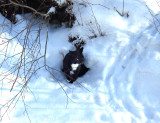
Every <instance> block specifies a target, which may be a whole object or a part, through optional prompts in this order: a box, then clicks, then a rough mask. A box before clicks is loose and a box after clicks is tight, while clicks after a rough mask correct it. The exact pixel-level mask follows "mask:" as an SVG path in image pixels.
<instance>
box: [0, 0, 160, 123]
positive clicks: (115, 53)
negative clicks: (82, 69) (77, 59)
mask: <svg viewBox="0 0 160 123" xmlns="http://www.w3.org/2000/svg"><path fill="white" fill-rule="evenodd" d="M157 1H158V0H157ZM61 2H63V1H61ZM73 2H74V3H75V4H74V6H73V11H74V13H75V15H76V18H77V20H78V21H76V22H75V24H74V25H73V27H72V28H65V27H60V28H54V27H53V26H52V25H50V26H49V30H48V31H49V35H48V36H49V37H48V46H47V61H46V62H47V64H48V65H49V66H51V67H53V68H54V70H55V71H53V74H54V76H55V78H56V79H55V78H54V77H52V76H51V75H50V74H49V73H48V72H47V71H45V70H44V69H40V70H39V71H38V72H37V74H36V76H35V77H33V78H32V79H31V81H30V82H29V83H28V85H27V86H28V88H29V90H30V91H29V90H25V91H24V95H23V96H22V97H23V99H22V98H20V99H19V101H18V102H17V104H16V106H15V107H13V106H12V110H11V109H10V110H9V111H8V113H7V115H5V116H4V117H3V120H2V122H3V123H21V122H24V123H29V122H30V121H31V122H33V123H53V122H58V123H59V122H62V123H64V122H68V123H75V122H76V123H77V122H80V123H81V122H88V123H102V122H105V123H158V122H159V121H160V41H159V39H160V33H159V29H160V28H159V27H160V23H159V20H160V15H159V10H160V7H159V6H158V5H157V4H156V1H155V0H125V1H124V13H126V12H128V13H129V17H128V18H127V17H126V16H121V15H120V14H119V13H118V12H117V11H119V12H120V13H122V10H123V9H122V6H123V0H73ZM79 3H81V4H79ZM146 4H147V6H148V7H147V6H146ZM114 8H116V10H117V11H116V10H115V9H114ZM149 9H150V11H149ZM153 15H154V16H153ZM19 18H20V17H19ZM19 20H21V19H19ZM8 22H9V21H8V20H5V23H8ZM29 22H30V20H27V19H26V20H25V21H22V22H21V23H19V24H16V25H12V29H13V31H10V27H11V26H9V25H8V26H3V25H4V24H5V23H4V17H3V16H2V15H1V14H0V24H3V25H0V62H2V60H3V59H4V53H7V55H13V54H14V53H13V51H14V52H15V53H18V52H20V51H21V50H22V46H21V44H23V43H22V41H23V40H20V39H23V37H25V34H26V32H24V33H23V34H22V35H21V38H20V39H19V40H18V38H16V39H14V40H11V41H10V43H9V44H8V47H9V51H7V52H6V50H5V48H6V47H5V45H6V44H5V43H3V42H4V41H5V40H4V39H3V38H4V37H5V38H13V37H14V36H15V35H16V34H17V32H19V31H21V30H22V29H23V28H25V26H26V25H27V24H28V23H29ZM38 29H39V27H38V25H37V26H34V27H32V28H31V30H33V31H32V33H31V34H30V36H29V39H30V40H34V39H35V38H36V34H37V32H36V31H35V30H38ZM46 29H47V27H46V25H45V26H44V27H43V29H42V31H41V38H40V39H41V42H42V44H41V53H42V54H43V52H44V48H45V40H46ZM101 34H102V35H101ZM69 35H70V36H75V35H76V36H79V37H80V38H81V39H83V40H85V41H86V44H85V46H84V51H83V55H84V57H85V65H86V66H87V67H89V68H90V70H89V71H88V72H87V73H86V74H85V75H84V76H83V77H80V78H78V79H77V82H74V83H73V84H69V83H68V82H67V80H66V79H65V75H64V74H63V72H61V69H62V62H63V57H62V56H61V54H60V52H62V51H63V53H64V54H67V52H68V51H69V50H74V46H73V45H72V44H71V43H69V42H68V36H69ZM95 35H96V36H95ZM16 44H17V45H16ZM13 49H14V50H13ZM15 49H16V50H15ZM17 57H18V56H17ZM17 57H16V58H15V59H12V60H13V61H16V60H17ZM9 63H10V62H9ZM40 64H43V61H40ZM78 66H79V64H72V66H71V67H72V69H73V71H71V73H72V72H74V70H76V69H77V67H78ZM4 71H7V68H3V69H0V72H4ZM7 73H11V72H10V71H8V72H7ZM1 77H2V76H1ZM1 77H0V87H1V93H0V100H1V101H0V107H1V106H2V105H3V104H4V103H6V102H7V101H8V100H10V99H11V98H12V97H13V96H14V95H16V94H17V93H18V91H19V90H20V87H21V86H18V84H17V85H15V88H14V89H13V91H12V92H10V87H11V85H12V83H9V81H8V80H12V79H14V78H15V76H14V75H13V76H8V77H11V79H10V78H8V77H7V78H5V79H4V80H3V83H2V82H1V80H2V78H1ZM23 79H24V78H18V81H19V82H20V84H23ZM67 96H68V98H67ZM23 100H25V105H24V102H23ZM24 107H26V109H25V108H24ZM6 108H7V107H5V108H3V109H2V110H1V112H0V116H2V114H3V112H5V110H6ZM25 111H27V112H28V115H27V113H26V112H25ZM28 117H29V118H28ZM29 119H30V120H29Z"/></svg>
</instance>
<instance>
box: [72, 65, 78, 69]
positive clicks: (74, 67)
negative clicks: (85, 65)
mask: <svg viewBox="0 0 160 123" xmlns="http://www.w3.org/2000/svg"><path fill="white" fill-rule="evenodd" d="M78 66H79V64H71V67H72V70H77V68H78Z"/></svg>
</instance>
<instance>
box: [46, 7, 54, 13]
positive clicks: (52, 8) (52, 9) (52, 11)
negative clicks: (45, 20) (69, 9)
mask: <svg viewBox="0 0 160 123" xmlns="http://www.w3.org/2000/svg"><path fill="white" fill-rule="evenodd" d="M55 11H56V9H55V7H53V6H52V7H51V8H50V9H49V10H48V12H47V14H50V13H55Z"/></svg>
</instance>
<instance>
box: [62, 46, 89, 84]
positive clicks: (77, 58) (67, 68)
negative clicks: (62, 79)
mask: <svg viewBox="0 0 160 123" xmlns="http://www.w3.org/2000/svg"><path fill="white" fill-rule="evenodd" d="M82 52H83V48H80V47H77V49H76V51H69V53H68V54H67V55H66V56H65V57H64V60H63V69H62V71H63V72H64V73H65V76H66V79H67V80H68V81H69V83H73V82H74V81H76V79H77V78H78V77H81V76H83V75H84V74H85V73H86V72H87V71H88V70H89V68H87V67H86V66H85V65H84V56H83V54H82Z"/></svg>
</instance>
